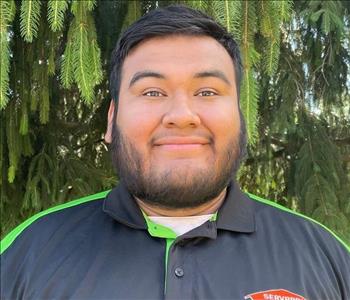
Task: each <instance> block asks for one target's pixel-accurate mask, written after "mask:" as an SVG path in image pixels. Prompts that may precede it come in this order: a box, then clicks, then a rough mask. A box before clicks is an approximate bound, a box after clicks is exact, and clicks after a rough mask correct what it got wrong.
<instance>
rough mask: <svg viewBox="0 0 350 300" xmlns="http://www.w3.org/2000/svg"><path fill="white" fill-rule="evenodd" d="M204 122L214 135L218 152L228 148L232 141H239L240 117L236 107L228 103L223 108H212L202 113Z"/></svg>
mask: <svg viewBox="0 0 350 300" xmlns="http://www.w3.org/2000/svg"><path fill="white" fill-rule="evenodd" d="M202 121H203V123H204V126H206V127H207V128H208V129H209V130H210V131H211V133H212V134H213V136H214V138H215V147H216V150H217V151H220V150H222V149H223V148H225V147H227V145H228V144H229V143H230V142H231V141H232V139H238V136H239V131H240V117H239V112H238V108H236V107H235V105H233V104H230V103H228V104H227V105H224V106H221V107H212V108H211V109H210V110H207V111H205V112H202Z"/></svg>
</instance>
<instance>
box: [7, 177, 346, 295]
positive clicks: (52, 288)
mask: <svg viewBox="0 0 350 300" xmlns="http://www.w3.org/2000/svg"><path fill="white" fill-rule="evenodd" d="M150 226H152V223H150V222H147V221H146V220H145V218H144V216H143V214H142V212H141V210H140V209H139V207H138V205H137V204H136V202H135V201H134V199H133V198H132V196H131V195H130V194H129V193H128V191H127V190H126V188H125V186H124V185H123V184H122V183H121V184H119V186H118V187H117V188H115V189H113V190H112V191H111V192H109V193H107V192H104V193H99V194H96V195H92V196H88V197H86V198H83V199H79V200H76V201H73V202H69V203H68V204H64V205H61V206H58V207H55V208H52V209H50V210H48V211H45V212H41V213H40V214H39V215H36V216H34V217H33V218H31V219H29V220H28V221H27V222H26V223H24V224H22V225H21V226H19V227H18V228H17V229H15V230H14V231H13V232H11V233H10V234H9V235H8V236H7V237H6V238H5V239H4V240H3V241H2V242H1V253H2V254H1V299H35V300H37V299H237V300H238V299H251V300H259V299H260V300H261V299H263V300H300V299H308V300H327V299H329V300H337V299H343V300H345V299H347V300H348V299H350V254H349V248H348V247H347V246H346V245H345V244H344V243H342V242H341V241H340V240H339V239H338V238H336V237H335V236H334V235H333V234H332V233H330V232H329V231H328V230H327V229H326V228H324V227H323V226H321V225H320V224H318V223H316V222H315V221H312V220H310V219H308V218H306V217H303V216H301V215H296V214H295V213H293V212H291V211H289V210H287V209H285V208H283V207H281V206H276V205H275V204H274V203H273V202H269V201H267V200H264V199H260V198H258V197H256V196H254V195H250V194H244V193H242V192H241V191H240V189H239V187H238V185H237V184H236V183H235V182H231V183H230V185H229V187H228V193H227V196H226V199H225V201H224V203H223V205H222V206H221V208H220V209H219V211H218V214H217V218H216V220H209V221H207V222H206V223H204V224H203V225H201V226H199V227H197V228H195V229H193V230H191V231H189V232H187V233H185V234H183V235H181V236H178V237H171V236H170V237H168V236H163V237H161V235H160V236H157V234H156V233H155V232H156V230H155V229H154V228H153V229H152V228H149V227H150ZM162 232H163V233H164V231H162ZM171 239H172V241H171V243H169V240H171ZM166 257H167V262H166V259H165V258H166Z"/></svg>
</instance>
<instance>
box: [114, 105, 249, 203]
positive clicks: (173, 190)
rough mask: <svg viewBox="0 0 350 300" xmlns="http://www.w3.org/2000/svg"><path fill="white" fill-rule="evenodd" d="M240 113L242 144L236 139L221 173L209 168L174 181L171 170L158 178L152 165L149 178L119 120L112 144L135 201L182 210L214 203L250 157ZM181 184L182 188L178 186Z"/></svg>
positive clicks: (124, 181) (117, 167) (115, 157)
mask: <svg viewBox="0 0 350 300" xmlns="http://www.w3.org/2000/svg"><path fill="white" fill-rule="evenodd" d="M239 113H240V120H241V121H240V134H239V140H237V139H236V138H235V137H232V140H231V141H230V143H229V145H228V147H227V149H226V153H225V155H224V158H223V159H222V161H219V168H220V169H219V170H215V168H213V169H212V168H210V167H208V168H207V170H203V171H202V170H201V171H199V172H198V173H197V174H196V175H195V176H190V178H189V176H181V178H180V176H177V177H176V180H174V179H172V177H174V176H172V170H171V169H169V171H167V172H165V174H164V173H163V174H154V173H153V172H152V165H151V166H150V170H149V172H147V173H148V174H146V170H144V166H145V164H144V161H143V158H142V155H141V154H140V153H139V151H138V150H137V149H136V147H135V146H134V145H133V144H132V143H131V142H130V141H129V140H128V139H127V137H126V136H125V135H124V134H123V133H122V132H121V131H120V129H119V128H118V126H117V124H116V120H115V117H114V120H113V128H112V143H111V144H110V151H111V156H112V163H113V166H114V168H115V169H116V171H117V173H118V176H119V178H120V179H121V181H122V182H123V184H124V185H125V186H126V188H127V190H128V191H129V192H130V193H131V194H132V195H133V196H134V197H137V198H139V199H140V200H142V201H144V202H145V203H148V204H150V205H155V206H158V207H161V208H169V209H179V208H193V207H198V206H200V205H202V204H204V203H207V202H210V200H212V199H214V198H215V197H217V196H218V195H219V194H220V193H221V192H222V191H223V189H224V188H226V187H227V186H228V184H229V182H230V181H231V180H232V179H233V178H234V177H235V176H236V173H237V171H238V169H239V166H240V163H241V161H242V160H243V159H244V158H245V156H246V143H247V142H246V127H245V122H244V119H243V116H242V113H241V111H239ZM115 115H116V114H115ZM210 165H211V164H210ZM213 165H215V166H216V164H213ZM215 173H216V174H215ZM179 180H180V181H181V184H178V182H179Z"/></svg>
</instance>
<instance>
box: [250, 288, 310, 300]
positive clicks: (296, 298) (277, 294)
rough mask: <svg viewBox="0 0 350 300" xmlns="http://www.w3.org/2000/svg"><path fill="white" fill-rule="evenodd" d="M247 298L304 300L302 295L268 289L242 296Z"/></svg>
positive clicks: (253, 299) (259, 299) (258, 299)
mask: <svg viewBox="0 0 350 300" xmlns="http://www.w3.org/2000/svg"><path fill="white" fill-rule="evenodd" d="M244 299H247V300H306V299H305V298H304V297H302V296H300V295H298V294H295V293H292V292H289V291H287V290H282V289H279V290H268V291H262V292H256V293H253V294H249V295H247V296H245V297H244Z"/></svg>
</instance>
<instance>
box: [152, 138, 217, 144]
mask: <svg viewBox="0 0 350 300" xmlns="http://www.w3.org/2000/svg"><path fill="white" fill-rule="evenodd" d="M209 143H210V142H209V140H208V139H206V138H203V137H196V136H188V137H176V136H174V137H164V138H160V139H157V140H156V141H155V142H154V145H155V146H164V145H179V146H181V145H182V146H186V145H206V144H209Z"/></svg>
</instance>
